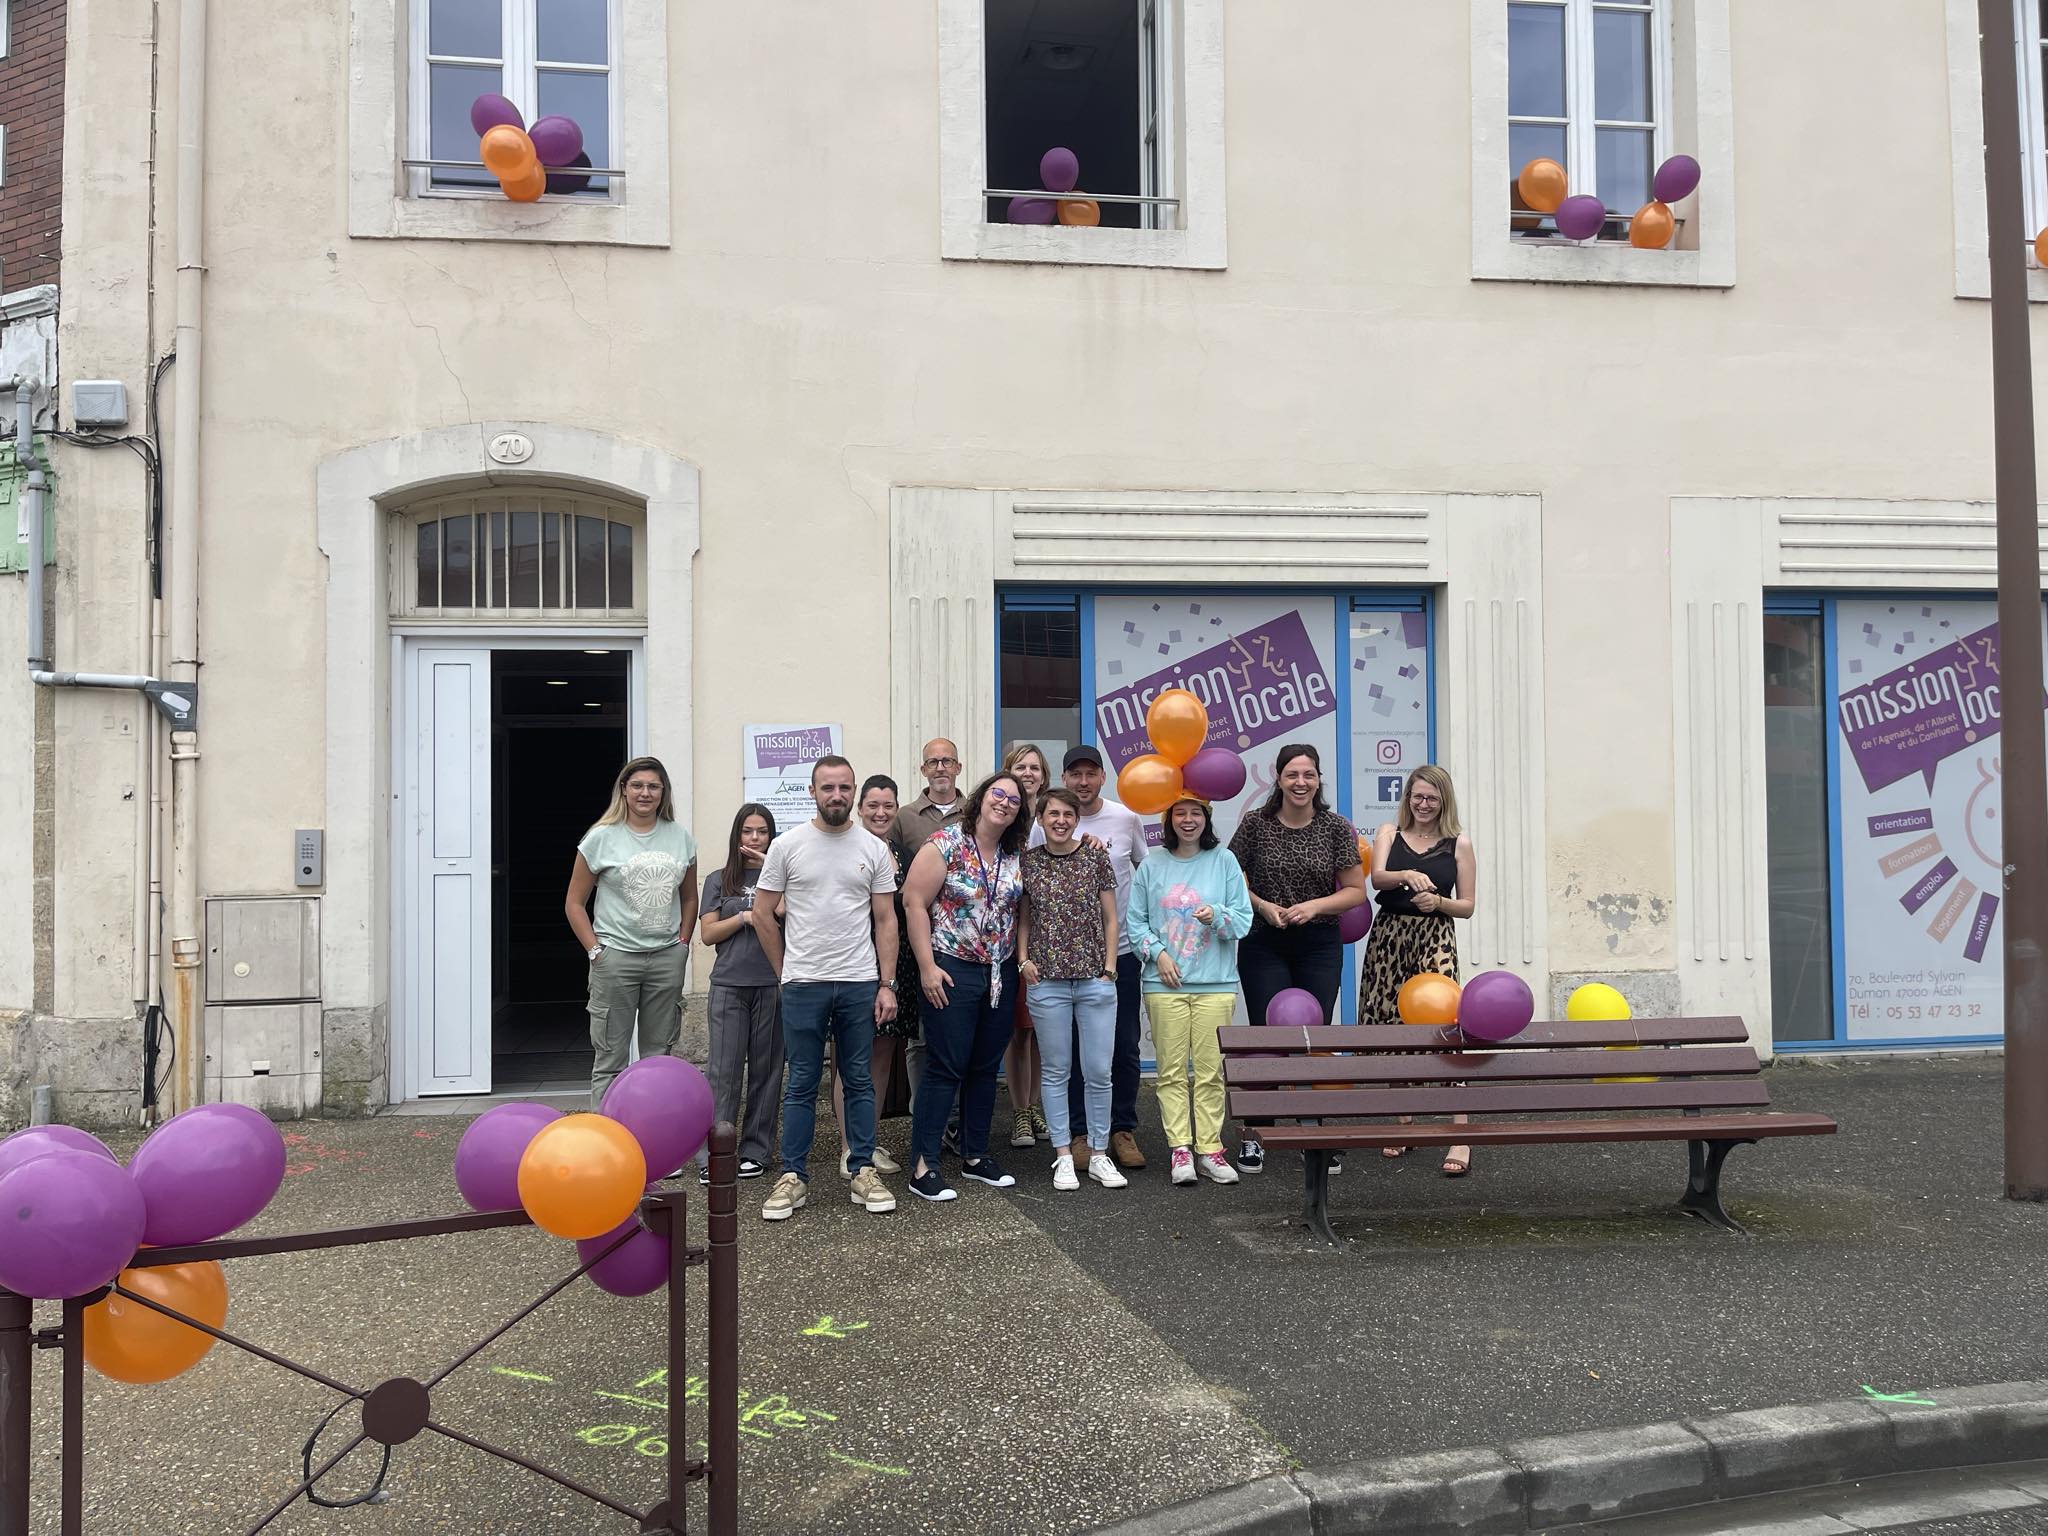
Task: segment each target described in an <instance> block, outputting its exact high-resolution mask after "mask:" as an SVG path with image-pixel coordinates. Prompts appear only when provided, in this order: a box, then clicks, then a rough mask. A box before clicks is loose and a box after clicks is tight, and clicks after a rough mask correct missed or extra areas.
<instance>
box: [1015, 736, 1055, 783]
mask: <svg viewBox="0 0 2048 1536" xmlns="http://www.w3.org/2000/svg"><path fill="white" fill-rule="evenodd" d="M1027 757H1035V758H1037V759H1038V775H1039V779H1040V781H1041V782H1040V784H1039V786H1038V792H1039V793H1040V794H1044V793H1045V792H1046V791H1047V790H1048V789H1051V788H1052V787H1053V786H1054V785H1055V784H1057V783H1058V782H1059V781H1058V780H1057V779H1055V778H1054V777H1053V776H1052V763H1051V762H1050V761H1048V760H1047V758H1046V755H1045V753H1044V752H1043V751H1041V750H1040V748H1039V746H1038V743H1036V742H1034V741H1013V742H1011V743H1010V744H1009V746H1007V747H1005V748H1004V749H1003V766H1002V770H1001V771H1002V772H1004V773H1007V774H1009V775H1010V776H1011V777H1012V778H1015V777H1016V774H1017V764H1018V763H1019V762H1021V761H1022V760H1023V759H1024V758H1027ZM1017 787H1018V788H1019V789H1022V788H1023V787H1024V786H1023V785H1022V784H1019V785H1018V786H1017Z"/></svg>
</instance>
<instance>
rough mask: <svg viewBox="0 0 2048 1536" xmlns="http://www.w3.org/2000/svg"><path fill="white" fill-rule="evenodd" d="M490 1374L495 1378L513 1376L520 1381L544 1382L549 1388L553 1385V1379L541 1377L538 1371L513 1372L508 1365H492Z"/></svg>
mask: <svg viewBox="0 0 2048 1536" xmlns="http://www.w3.org/2000/svg"><path fill="white" fill-rule="evenodd" d="M491 1373H492V1374H493V1375H496V1376H515V1377H517V1378H518V1379H519V1380H521V1381H544V1382H546V1383H547V1384H548V1385H549V1386H553V1385H554V1384H555V1378H554V1377H552V1376H543V1375H541V1373H540V1372H539V1371H515V1370H513V1369H512V1367H511V1366H509V1365H494V1366H492V1367H491Z"/></svg>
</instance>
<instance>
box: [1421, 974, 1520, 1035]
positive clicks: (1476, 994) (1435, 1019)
mask: <svg viewBox="0 0 2048 1536" xmlns="http://www.w3.org/2000/svg"><path fill="white" fill-rule="evenodd" d="M1394 1006H1395V1008H1396V1010H1397V1011H1398V1012H1399V1013H1400V1015H1401V1022H1402V1023H1403V1024H1430V1025H1434V1026H1436V1027H1437V1028H1439V1029H1447V1028H1450V1027H1452V1026H1455V1027H1456V1028H1457V1029H1458V1030H1459V1032H1460V1033H1462V1034H1464V1035H1465V1036H1466V1037H1467V1038H1469V1039H1473V1040H1487V1041H1492V1042H1495V1043H1498V1042H1499V1041H1502V1040H1512V1039H1514V1038H1515V1036H1517V1035H1519V1034H1520V1033H1521V1032H1522V1031H1523V1030H1525V1029H1527V1028H1528V1027H1529V1021H1530V1020H1531V1019H1533V1018H1534V1017H1535V1016H1536V996H1535V994H1534V993H1532V992H1531V991H1530V990H1529V983H1527V982H1526V981H1524V980H1522V978H1521V977H1519V976H1517V975H1516V974H1515V973H1514V972H1513V971H1482V972H1480V973H1479V974H1478V975H1477V976H1474V977H1473V978H1472V979H1471V980H1470V981H1469V982H1467V983H1466V984H1465V985H1464V986H1463V987H1460V986H1459V985H1458V984H1457V983H1456V982H1455V981H1453V980H1451V978H1450V977H1448V976H1443V975H1439V974H1438V973H1437V972H1435V971H1424V972H1423V973H1422V974H1421V975H1419V976H1410V977H1409V978H1408V979H1407V980H1406V981H1404V982H1402V983H1401V991H1400V993H1399V995H1398V997H1397V998H1396V999H1395V1004H1394Z"/></svg>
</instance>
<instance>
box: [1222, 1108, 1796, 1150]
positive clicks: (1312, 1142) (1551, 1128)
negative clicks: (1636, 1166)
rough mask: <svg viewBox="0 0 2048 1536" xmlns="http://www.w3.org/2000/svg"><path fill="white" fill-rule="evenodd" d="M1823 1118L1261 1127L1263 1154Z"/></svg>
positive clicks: (1777, 1129) (1734, 1130)
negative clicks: (1276, 1151)
mask: <svg viewBox="0 0 2048 1536" xmlns="http://www.w3.org/2000/svg"><path fill="white" fill-rule="evenodd" d="M1834 1131H1835V1122H1834V1121H1832V1120H1830V1119H1829V1118H1828V1117H1827V1116H1826V1115H1804V1114H1782V1115H1781V1114H1768V1115H1658V1116H1655V1117H1651V1118H1646V1119H1639V1120H1479V1121H1474V1122H1471V1123H1469V1124H1466V1125H1446V1124H1444V1123H1442V1122H1438V1123H1436V1124H1432V1125H1387V1124H1384V1123H1381V1124H1376V1125H1363V1124H1357V1123H1350V1124H1344V1125H1267V1126H1261V1127H1259V1131H1258V1138H1259V1141H1260V1142H1261V1143H1263V1144H1264V1146H1265V1147H1266V1149H1267V1150H1268V1151H1273V1150H1276V1149H1277V1150H1282V1151H1289V1150H1304V1151H1313V1150H1316V1149H1318V1148H1321V1149H1327V1150H1333V1151H1334V1150H1336V1149H1339V1148H1348V1147H1455V1146H1514V1145H1517V1144H1521V1145H1541V1144H1545V1143H1553V1142H1594V1141H1707V1140H1724V1139H1746V1138H1748V1137H1763V1136H1831V1135H1833V1134H1834Z"/></svg>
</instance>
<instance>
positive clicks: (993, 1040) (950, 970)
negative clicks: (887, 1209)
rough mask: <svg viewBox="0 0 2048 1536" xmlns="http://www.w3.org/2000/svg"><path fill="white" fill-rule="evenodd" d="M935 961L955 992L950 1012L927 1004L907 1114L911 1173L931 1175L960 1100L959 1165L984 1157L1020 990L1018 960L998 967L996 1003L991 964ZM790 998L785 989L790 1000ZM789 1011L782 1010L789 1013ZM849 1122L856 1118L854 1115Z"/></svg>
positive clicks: (939, 957) (949, 997) (940, 957)
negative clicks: (920, 1169) (920, 1065)
mask: <svg viewBox="0 0 2048 1536" xmlns="http://www.w3.org/2000/svg"><path fill="white" fill-rule="evenodd" d="M932 959H933V960H934V961H935V962H936V963H937V964H938V967H939V969H940V970H942V971H944V972H945V973H946V974H947V975H948V976H950V977H951V978H952V980H953V985H952V987H951V988H950V989H948V991H947V993H946V1006H945V1007H943V1008H934V1007H933V1006H932V1005H931V999H930V998H926V999H925V1000H924V1006H923V1009H922V1013H921V1020H920V1021H921V1023H922V1024H923V1027H924V1048H925V1057H924V1077H923V1078H922V1079H921V1080H920V1081H919V1082H918V1085H917V1102H916V1103H915V1104H913V1105H912V1106H911V1113H910V1155H911V1158H912V1162H911V1171H912V1172H913V1173H915V1172H916V1171H917V1163H916V1159H918V1158H922V1159H924V1165H925V1167H926V1168H927V1169H930V1170H932V1171H933V1172H936V1171H937V1170H938V1166H939V1137H940V1133H941V1132H943V1131H944V1130H945V1128H946V1117H947V1116H948V1115H950V1114H951V1113H952V1110H953V1101H954V1099H956V1098H957V1099H959V1101H960V1160H961V1161H962V1162H963V1163H972V1162H976V1161H978V1160H979V1159H981V1158H982V1157H984V1156H986V1155H987V1153H988V1121H989V1116H990V1115H991V1114H992V1113H993V1112H994V1110H995V1105H996V1072H997V1070H998V1069H999V1068H1000V1067H1001V1066H1002V1064H1003V1052H1004V1051H1005V1050H1006V1049H1008V1047H1009V1044H1010V1021H1011V1019H1012V1017H1013V1014H1012V1007H1013V1003H1012V999H1013V998H1014V997H1015V996H1016V992H1015V988H1016V985H1017V965H1016V962H1015V961H1013V960H1005V961H1004V962H1003V963H1002V964H1001V965H1000V966H997V967H995V969H996V970H997V971H998V972H999V973H1000V974H1001V976H1002V998H1001V1000H1000V1002H998V1000H997V999H996V996H995V992H994V989H993V988H992V986H991V985H990V983H991V981H992V980H993V979H994V978H993V977H992V976H991V975H990V967H989V966H988V965H987V963H985V962H982V961H975V960H956V959H955V958H954V957H953V956H951V955H948V954H945V953H942V952H934V953H933V955H932ZM787 992H788V989H787V988H784V994H785V996H786V995H787ZM788 1006H789V1005H788V1004H787V1003H786V1002H785V1003H784V1004H783V1007H784V1009H785V1010H787V1008H788ZM847 1118H848V1119H851V1118H852V1110H851V1109H849V1110H848V1111H847ZM785 1134H786V1133H785Z"/></svg>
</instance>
